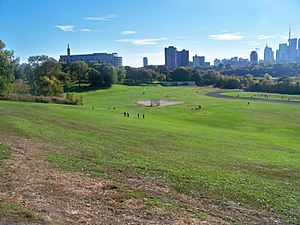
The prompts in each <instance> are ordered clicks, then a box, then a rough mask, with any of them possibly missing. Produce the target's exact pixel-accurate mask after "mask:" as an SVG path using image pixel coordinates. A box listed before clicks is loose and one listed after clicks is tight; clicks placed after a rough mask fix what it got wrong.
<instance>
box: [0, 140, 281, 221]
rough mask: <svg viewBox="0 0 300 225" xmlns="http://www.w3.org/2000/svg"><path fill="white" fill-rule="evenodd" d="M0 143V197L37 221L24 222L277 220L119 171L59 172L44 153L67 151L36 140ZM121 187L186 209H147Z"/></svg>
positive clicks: (1, 219)
mask: <svg viewBox="0 0 300 225" xmlns="http://www.w3.org/2000/svg"><path fill="white" fill-rule="evenodd" d="M0 143H2V144H5V145H7V146H9V147H10V148H11V150H12V157H11V159H9V160H6V161H5V163H6V164H7V166H6V169H5V170H7V171H6V172H7V173H8V175H7V176H6V178H5V179H4V182H1V183H0V199H5V200H9V201H13V202H16V203H18V204H20V205H21V206H22V207H24V208H27V209H29V210H31V211H33V212H35V213H36V214H37V216H38V220H37V222H34V221H33V222H30V223H29V224H232V223H233V222H239V223H240V224H281V222H280V221H277V220H275V219H273V218H270V217H268V216H265V215H263V214H261V213H259V212H257V211H255V210H249V209H245V208H238V207H233V206H228V205H224V204H221V203H219V202H215V201H213V200H210V199H207V198H193V197H190V196H187V195H184V194H179V193H177V192H175V191H174V190H173V189H172V188H171V187H170V186H169V185H167V184H165V183H162V182H160V181H156V180H152V179H149V178H144V177H138V176H134V175H128V174H119V176H120V179H119V180H118V181H112V180H108V179H104V178H97V179H95V178H91V177H89V176H88V175H86V174H81V173H67V172H62V171H60V170H58V169H56V168H55V166H54V165H50V164H49V163H48V162H47V161H45V160H44V159H43V154H44V153H46V152H49V151H56V152H64V153H65V154H70V152H69V151H68V150H66V149H63V148H59V147H55V146H52V145H49V144H45V143H41V142H40V141H35V140H31V139H24V138H13V139H4V138H1V139H0ZM2 172H3V171H2ZM0 173H1V171H0ZM120 187H128V188H131V189H134V190H138V191H141V192H145V193H147V194H149V196H155V197H156V198H159V199H165V200H171V201H172V202H175V203H178V205H182V204H183V203H184V204H185V205H188V207H189V208H188V209H186V208H182V206H180V207H177V208H176V207H175V208H176V209H174V207H173V206H170V208H172V209H173V210H169V211H168V210H167V208H166V207H165V206H161V207H158V206H156V207H154V208H153V209H151V210H149V209H147V208H146V207H145V199H143V198H129V199H125V200H124V201H123V200H122V199H121V198H120V193H119V188H120ZM195 210H198V211H201V212H205V213H206V214H207V215H208V216H207V217H206V218H200V219H199V218H198V217H197V216H196V215H195V213H193V211H195ZM8 221H10V222H8ZM4 224H5V225H6V224H25V223H22V222H21V223H17V222H16V223H12V222H11V220H9V218H0V225H4Z"/></svg>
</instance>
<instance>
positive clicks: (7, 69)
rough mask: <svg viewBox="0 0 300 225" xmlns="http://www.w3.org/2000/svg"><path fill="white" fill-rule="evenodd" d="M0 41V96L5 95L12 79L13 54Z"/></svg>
mask: <svg viewBox="0 0 300 225" xmlns="http://www.w3.org/2000/svg"><path fill="white" fill-rule="evenodd" d="M4 48H5V44H4V43H3V42H2V41H1V40H0V95H5V94H6V93H7V91H8V90H9V88H10V85H11V84H12V82H13V79H14V66H13V52H11V51H8V50H5V49H4Z"/></svg>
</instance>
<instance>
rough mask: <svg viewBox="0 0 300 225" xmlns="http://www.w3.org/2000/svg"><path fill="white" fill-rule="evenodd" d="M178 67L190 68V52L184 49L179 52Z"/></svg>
mask: <svg viewBox="0 0 300 225" xmlns="http://www.w3.org/2000/svg"><path fill="white" fill-rule="evenodd" d="M176 61H177V62H176V64H177V65H176V67H188V66H189V51H187V50H185V49H183V50H182V51H178V52H177V57H176Z"/></svg>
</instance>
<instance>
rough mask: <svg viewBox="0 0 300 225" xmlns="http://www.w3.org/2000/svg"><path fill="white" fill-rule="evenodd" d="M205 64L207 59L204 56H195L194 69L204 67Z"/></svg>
mask: <svg viewBox="0 0 300 225" xmlns="http://www.w3.org/2000/svg"><path fill="white" fill-rule="evenodd" d="M204 63H205V57H204V56H197V55H195V56H193V67H194V68H196V67H202V66H203V65H204Z"/></svg>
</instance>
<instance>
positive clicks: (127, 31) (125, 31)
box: [121, 30, 136, 35]
mask: <svg viewBox="0 0 300 225" xmlns="http://www.w3.org/2000/svg"><path fill="white" fill-rule="evenodd" d="M121 34H122V35H130V34H136V31H135V30H124V31H122V33H121Z"/></svg>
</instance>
